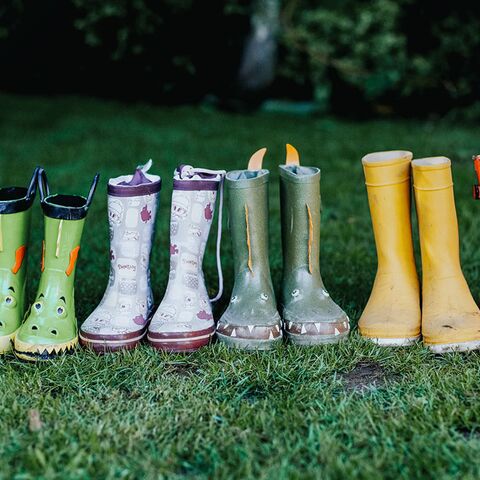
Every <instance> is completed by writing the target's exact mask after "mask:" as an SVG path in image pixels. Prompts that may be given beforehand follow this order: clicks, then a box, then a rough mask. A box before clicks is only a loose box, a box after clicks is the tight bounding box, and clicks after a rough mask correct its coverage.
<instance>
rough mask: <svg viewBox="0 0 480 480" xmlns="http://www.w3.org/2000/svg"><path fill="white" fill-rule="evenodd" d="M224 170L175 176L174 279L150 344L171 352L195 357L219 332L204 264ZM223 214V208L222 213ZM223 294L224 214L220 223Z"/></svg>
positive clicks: (181, 171)
mask: <svg viewBox="0 0 480 480" xmlns="http://www.w3.org/2000/svg"><path fill="white" fill-rule="evenodd" d="M224 176H225V172H224V171H223V170H221V171H216V170H206V169H201V168H193V167H191V166H188V165H183V166H180V167H178V168H177V169H176V170H175V173H174V180H173V193H172V209H171V223H170V274H169V281H168V285H167V290H166V292H165V296H164V297H163V300H162V303H161V304H160V306H159V307H158V310H157V311H156V312H155V315H154V316H153V319H152V323H151V324H150V327H149V329H148V340H149V342H150V345H152V346H153V347H155V348H157V349H159V350H166V351H172V352H173V351H175V352H191V351H194V350H197V349H199V348H201V347H203V346H204V345H207V344H208V343H209V341H210V339H211V338H212V335H213V334H214V332H215V324H214V321H213V314H212V307H211V304H210V299H209V298H208V293H207V288H206V286H205V279H204V276H203V270H202V263H203V255H204V252H205V247H206V244H207V241H208V235H209V232H210V227H211V225H212V221H213V215H214V211H215V204H216V199H217V191H218V190H219V188H220V197H221V198H222V197H223V195H222V192H223V179H224ZM221 211H222V209H221V208H220V212H221ZM218 225H219V233H218V236H217V266H218V268H219V282H220V289H219V290H220V291H219V294H218V295H217V296H216V297H215V298H214V299H212V301H216V300H218V299H219V298H220V296H221V294H222V292H221V290H222V288H223V287H222V281H223V280H222V275H221V268H220V263H219V262H220V250H219V249H220V241H221V233H220V232H221V225H222V218H221V214H220V215H219V219H218Z"/></svg>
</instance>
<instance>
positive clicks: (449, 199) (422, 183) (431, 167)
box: [412, 157, 480, 353]
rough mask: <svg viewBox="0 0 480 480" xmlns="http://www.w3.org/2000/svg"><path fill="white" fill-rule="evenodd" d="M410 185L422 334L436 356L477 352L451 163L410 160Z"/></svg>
mask: <svg viewBox="0 0 480 480" xmlns="http://www.w3.org/2000/svg"><path fill="white" fill-rule="evenodd" d="M412 166H413V181H414V191H415V202H416V206H417V216H418V223H419V232H420V247H421V252H422V274H423V275H422V277H423V286H422V333H423V341H424V344H425V345H427V346H428V347H430V349H431V350H433V351H434V352H435V353H445V352H451V351H455V350H456V351H466V350H474V349H478V348H479V347H480V311H479V309H478V307H477V305H476V303H475V301H474V299H473V297H472V295H471V293H470V290H469V288H468V285H467V282H466V281H465V277H464V276H463V273H462V268H461V266H460V254H459V240H458V224H457V214H456V211H455V200H454V195H453V182H452V172H451V166H450V160H449V159H448V158H445V157H432V158H422V159H418V160H414V161H413V162H412Z"/></svg>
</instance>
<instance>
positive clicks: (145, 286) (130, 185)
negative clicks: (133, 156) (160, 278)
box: [80, 161, 161, 353]
mask: <svg viewBox="0 0 480 480" xmlns="http://www.w3.org/2000/svg"><path fill="white" fill-rule="evenodd" d="M151 165H152V162H151V161H149V162H148V163H147V164H146V165H144V166H139V167H137V169H136V171H135V173H134V174H133V175H122V176H120V177H116V178H111V179H110V180H109V181H108V220H109V229H110V276H109V283H108V286H107V289H106V291H105V294H104V296H103V298H102V300H101V302H100V304H99V305H98V306H97V308H96V309H95V310H94V311H93V312H92V313H91V314H90V315H89V317H88V318H87V319H86V320H85V322H84V323H83V325H82V326H81V327H80V343H81V344H82V345H83V346H85V347H89V348H91V349H93V350H94V351H95V352H97V353H105V352H112V351H116V350H122V349H132V348H135V347H136V346H137V345H138V344H139V343H140V341H141V340H142V338H143V337H144V336H145V334H146V332H147V327H148V323H149V321H150V318H151V315H152V311H153V303H154V302H153V294H152V289H151V286H150V251H151V249H152V239H153V232H154V226H155V219H156V214H157V207H158V198H159V195H160V189H161V178H160V177H159V176H158V175H152V174H149V173H147V172H148V170H149V169H150V167H151Z"/></svg>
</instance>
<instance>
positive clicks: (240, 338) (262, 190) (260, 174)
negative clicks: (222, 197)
mask: <svg viewBox="0 0 480 480" xmlns="http://www.w3.org/2000/svg"><path fill="white" fill-rule="evenodd" d="M265 151H266V149H262V150H259V151H258V152H256V153H255V154H254V155H253V156H252V158H251V161H250V162H249V169H247V170H235V171H232V172H228V173H227V176H226V186H227V190H228V211H229V225H230V232H231V237H232V246H233V257H234V269H235V282H234V287H233V292H232V296H231V299H230V304H229V306H228V308H227V309H226V311H225V313H224V314H223V316H222V317H221V319H220V321H219V322H218V325H217V336H218V338H219V340H220V341H222V342H225V343H226V344H227V345H229V346H234V347H238V348H244V349H251V350H254V349H268V348H271V347H272V346H273V345H274V344H275V343H278V342H280V341H281V339H282V325H281V318H280V315H279V313H278V311H277V306H276V301H275V294H274V291H273V285H272V280H271V276H270V265H269V259H268V178H269V171H268V170H265V169H262V166H261V164H262V159H263V155H264V154H265Z"/></svg>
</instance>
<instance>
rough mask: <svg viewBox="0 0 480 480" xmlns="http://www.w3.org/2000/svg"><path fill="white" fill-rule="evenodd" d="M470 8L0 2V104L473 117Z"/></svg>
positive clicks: (478, 12) (224, 0) (370, 2)
mask: <svg viewBox="0 0 480 480" xmlns="http://www.w3.org/2000/svg"><path fill="white" fill-rule="evenodd" d="M479 51H480V3H477V2H471V1H467V0H457V1H455V2H438V1H434V0H421V1H420V0H335V1H330V0H325V1H322V2H318V1H313V0H303V1H301V0H208V1H199V0H197V1H194V0H163V1H155V0H115V1H114V0H43V1H41V2H39V1H38V0H2V2H1V5H0V65H1V67H0V68H1V70H0V72H1V75H0V90H1V91H3V92H7V93H8V92H12V93H28V94H37V95H38V94H72V93H73V94H80V95H89V96H98V97H104V98H113V99H118V100H123V101H138V100H141V101H148V102H152V103H157V104H185V103H187V104H191V103H204V104H207V105H213V106H216V107H219V108H222V109H226V110H232V111H243V112H244V111H250V110H256V109H259V108H260V109H264V110H270V111H272V110H273V111H293V112H296V113H312V112H319V113H325V112H328V113H334V114H338V115H346V116H353V117H366V116H367V117H368V116H379V115H380V116H382V115H383V116H385V115H388V116H396V115H397V116H414V117H425V116H431V115H440V116H445V115H448V116H451V117H453V118H455V119H457V118H459V119H462V120H469V119H472V120H476V119H478V118H479V117H480V101H479V82H480V63H479V61H478V52H479Z"/></svg>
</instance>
